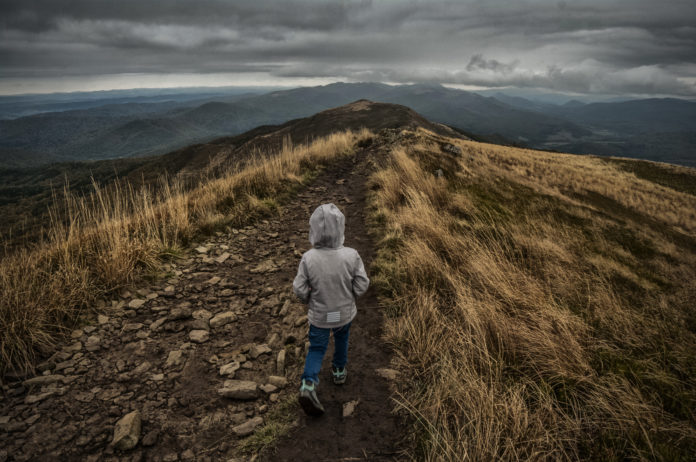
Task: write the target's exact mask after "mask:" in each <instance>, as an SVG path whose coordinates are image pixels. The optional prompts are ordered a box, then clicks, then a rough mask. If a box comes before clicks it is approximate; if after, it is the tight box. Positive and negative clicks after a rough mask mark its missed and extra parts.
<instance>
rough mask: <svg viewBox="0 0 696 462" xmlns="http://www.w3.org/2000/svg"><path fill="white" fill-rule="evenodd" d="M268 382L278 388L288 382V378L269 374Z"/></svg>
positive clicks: (283, 386)
mask: <svg viewBox="0 0 696 462" xmlns="http://www.w3.org/2000/svg"><path fill="white" fill-rule="evenodd" d="M268 383H270V384H271V385H273V386H275V387H278V388H285V385H287V384H288V379H286V378H285V377H279V376H277V375H271V376H269V377H268Z"/></svg>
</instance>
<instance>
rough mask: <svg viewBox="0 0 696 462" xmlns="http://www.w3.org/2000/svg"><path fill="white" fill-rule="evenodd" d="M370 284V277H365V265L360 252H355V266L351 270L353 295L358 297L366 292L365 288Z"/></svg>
mask: <svg viewBox="0 0 696 462" xmlns="http://www.w3.org/2000/svg"><path fill="white" fill-rule="evenodd" d="M369 286H370V279H368V277H367V273H366V272H365V265H364V264H363V261H362V258H360V254H358V253H357V252H356V253H355V268H354V270H353V295H355V298H359V297H360V296H361V295H362V294H364V293H365V292H367V288H368V287H369Z"/></svg>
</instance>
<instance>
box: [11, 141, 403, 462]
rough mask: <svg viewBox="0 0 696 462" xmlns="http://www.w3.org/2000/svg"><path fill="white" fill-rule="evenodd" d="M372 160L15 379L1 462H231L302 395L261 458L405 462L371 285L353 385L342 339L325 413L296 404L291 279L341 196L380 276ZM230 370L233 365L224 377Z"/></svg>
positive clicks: (353, 235)
mask: <svg viewBox="0 0 696 462" xmlns="http://www.w3.org/2000/svg"><path fill="white" fill-rule="evenodd" d="M366 168H367V167H366V164H365V162H364V155H361V154H359V155H358V156H356V157H355V158H349V159H346V160H342V161H340V162H337V163H335V164H334V165H332V166H331V167H329V168H328V169H327V170H325V171H324V172H322V173H321V174H320V176H319V177H318V178H317V179H316V181H315V182H313V183H312V184H311V185H310V186H309V187H307V188H306V189H305V190H304V191H301V192H300V193H299V194H298V197H297V198H296V199H294V200H293V201H292V202H291V203H289V204H287V205H286V206H284V207H283V208H282V213H281V214H280V216H278V217H274V218H272V219H268V220H263V221H261V222H259V223H258V224H256V225H255V226H249V227H246V228H243V229H239V230H232V232H231V233H229V234H225V233H218V234H217V235H216V236H214V237H212V238H210V239H208V240H207V241H206V242H202V243H200V244H199V245H196V246H194V247H196V248H195V250H192V251H191V253H190V254H189V255H187V256H185V257H184V258H182V259H180V260H178V261H176V262H174V263H172V264H171V265H169V266H168V267H167V268H166V269H167V270H168V272H169V274H168V276H167V278H166V279H165V280H161V281H159V282H156V283H153V284H152V285H149V286H144V287H140V288H139V289H138V290H135V291H134V293H128V292H124V293H122V294H121V297H118V298H117V299H115V300H110V301H109V303H110V304H112V305H113V307H112V308H111V309H110V310H107V311H106V313H107V314H106V315H101V316H99V319H98V320H96V321H95V322H94V323H91V324H90V325H87V326H85V327H83V328H82V329H80V330H77V331H75V332H73V335H72V339H71V342H72V343H68V344H66V345H64V346H63V347H62V348H61V349H60V350H59V351H57V352H56V354H54V355H53V357H52V358H50V359H49V360H48V361H46V362H45V363H43V364H41V365H40V369H41V370H42V374H43V375H40V376H38V377H36V378H32V379H30V380H28V381H27V380H16V381H10V382H9V383H7V384H6V385H5V387H4V389H3V391H4V393H3V395H2V397H1V400H0V462H4V461H5V460H17V461H20V460H61V461H63V460H88V461H89V460H92V461H97V460H132V461H137V460H153V461H158V460H161V461H176V460H202V461H206V460H209V461H213V460H228V459H230V458H233V457H241V456H240V453H239V451H238V444H239V442H240V441H241V438H243V437H244V436H245V435H247V434H249V433H251V432H253V431H254V430H258V429H259V428H262V425H263V424H264V423H266V422H268V420H269V415H270V413H271V412H272V410H273V409H274V408H275V407H276V406H278V405H279V403H283V402H290V403H293V404H291V406H290V409H291V410H292V412H295V413H296V415H297V420H296V422H295V423H296V426H295V428H293V430H292V431H291V433H290V435H289V436H287V437H285V438H283V439H281V440H280V441H279V442H278V444H277V448H276V449H277V450H276V451H275V452H273V451H267V452H266V453H263V454H260V456H261V457H260V458H261V459H262V460H312V461H319V460H396V459H402V458H404V454H403V453H402V452H400V450H399V448H400V441H401V438H403V436H404V435H403V433H402V431H401V429H402V428H403V426H400V425H399V424H400V422H399V418H398V417H396V416H394V415H392V414H391V409H392V407H393V404H392V402H391V399H390V392H389V384H388V382H387V380H386V379H384V378H382V377H381V376H380V375H379V374H377V373H376V369H379V368H388V367H389V350H388V349H387V348H386V346H385V345H384V344H383V342H382V340H381V325H382V315H381V312H380V310H379V308H378V304H377V299H376V296H375V293H374V290H373V289H370V290H369V291H368V293H367V294H366V295H365V296H364V297H363V298H362V299H361V300H360V301H359V307H358V316H357V318H356V320H355V322H354V325H353V328H352V330H351V341H350V350H349V363H348V370H349V378H348V381H347V383H346V384H345V385H344V386H343V387H337V386H334V385H333V384H332V383H331V379H330V357H331V354H332V348H331V347H330V348H329V351H328V352H327V355H326V358H325V362H324V368H323V369H322V375H321V379H322V383H321V385H320V387H319V389H318V391H319V396H320V399H321V400H322V403H323V404H324V406H325V407H326V410H327V412H326V414H325V415H324V416H323V417H321V418H318V419H311V418H307V417H305V416H304V415H303V414H302V411H301V409H300V408H299V406H297V405H296V396H297V391H298V387H299V376H300V375H301V369H302V366H303V362H304V351H305V341H306V336H307V323H306V315H305V313H306V308H305V307H304V306H303V305H302V304H300V303H299V302H297V300H296V299H295V298H294V296H293V295H292V289H291V283H292V279H293V277H294V275H295V272H296V270H297V264H298V263H299V258H300V255H301V254H302V252H304V251H305V250H307V249H309V242H308V240H307V235H308V220H309V216H310V214H311V212H312V211H313V209H314V208H315V207H316V206H317V205H319V204H320V203H323V202H329V201H331V202H334V203H335V204H336V205H337V206H338V207H339V208H340V209H341V210H342V211H343V212H344V214H345V215H346V242H345V245H347V246H350V247H354V248H356V249H357V250H358V251H359V252H360V254H361V256H362V257H363V260H364V261H365V263H366V266H367V268H368V273H369V266H370V263H371V261H372V258H373V247H372V243H371V242H370V238H369V237H368V235H367V230H366V226H365V179H366V177H367V171H366ZM223 366H228V367H227V370H228V371H234V372H232V374H231V375H228V376H222V375H221V368H222V367H223ZM232 377H233V378H234V380H233V381H231V382H226V381H228V380H230V379H232ZM283 377H284V378H286V379H287V384H286V383H285V381H284V379H283ZM239 381H246V382H245V383H242V382H239ZM250 384H251V385H250ZM250 386H251V389H249V387H250ZM239 387H241V388H244V387H246V392H245V391H244V390H241V391H240V389H237V388H239ZM220 389H224V391H223V392H220ZM239 393H242V394H239ZM244 393H247V396H246V398H245V399H239V398H240V397H242V395H243V394H244ZM231 396H236V398H235V397H231ZM354 400H359V403H358V405H357V407H356V408H355V411H354V413H353V415H352V416H350V417H343V416H342V406H343V404H344V403H346V402H349V401H354ZM133 411H137V413H139V415H140V416H141V419H142V422H141V430H140V432H139V439H138V442H137V445H136V446H135V447H134V448H132V449H128V450H123V451H122V450H120V449H117V448H114V447H113V445H112V440H113V438H114V427H115V426H116V424H117V422H118V421H119V420H120V419H122V418H123V417H124V416H125V415H126V414H128V413H131V412H133ZM135 420H137V419H135ZM126 427H127V425H126ZM127 429H132V430H135V429H134V428H127ZM257 456H258V455H251V456H250V457H251V458H256V457H257ZM247 458H249V456H247ZM239 460H245V458H244V457H242V458H240V459H239Z"/></svg>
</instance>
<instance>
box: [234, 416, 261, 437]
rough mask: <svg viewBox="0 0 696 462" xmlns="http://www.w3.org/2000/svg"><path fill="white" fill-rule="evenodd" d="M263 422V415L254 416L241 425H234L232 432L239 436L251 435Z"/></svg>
mask: <svg viewBox="0 0 696 462" xmlns="http://www.w3.org/2000/svg"><path fill="white" fill-rule="evenodd" d="M262 423H263V417H254V418H253V419H249V420H247V421H246V422H244V423H243V424H241V425H237V426H236V427H232V433H234V434H235V435H237V436H239V437H244V436H248V435H251V434H252V433H254V430H255V429H256V427H258V426H259V425H261V424H262Z"/></svg>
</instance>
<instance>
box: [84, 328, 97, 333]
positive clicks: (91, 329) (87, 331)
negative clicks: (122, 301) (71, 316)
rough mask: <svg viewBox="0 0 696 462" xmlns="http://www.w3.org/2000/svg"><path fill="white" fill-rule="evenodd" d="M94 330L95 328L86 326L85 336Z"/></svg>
mask: <svg viewBox="0 0 696 462" xmlns="http://www.w3.org/2000/svg"><path fill="white" fill-rule="evenodd" d="M95 330H97V328H96V326H87V327H85V328H84V331H85V334H91V333H92V332H94V331H95Z"/></svg>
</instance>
